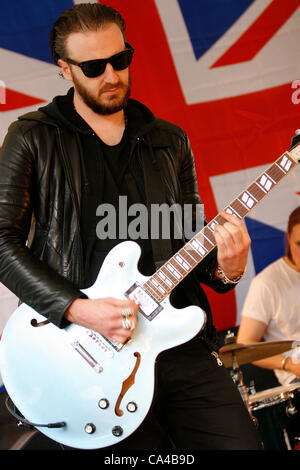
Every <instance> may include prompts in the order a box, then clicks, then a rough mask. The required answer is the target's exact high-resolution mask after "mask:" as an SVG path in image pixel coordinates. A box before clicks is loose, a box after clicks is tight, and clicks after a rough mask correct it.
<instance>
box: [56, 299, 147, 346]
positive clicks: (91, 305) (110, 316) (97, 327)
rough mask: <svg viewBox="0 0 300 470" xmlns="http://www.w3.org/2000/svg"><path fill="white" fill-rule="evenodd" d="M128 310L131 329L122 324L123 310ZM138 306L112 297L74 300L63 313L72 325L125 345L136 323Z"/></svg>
mask: <svg viewBox="0 0 300 470" xmlns="http://www.w3.org/2000/svg"><path fill="white" fill-rule="evenodd" d="M128 308H129V309H130V311H131V316H130V317H129V320H130V322H131V328H129V329H128V328H124V325H123V324H122V320H123V316H122V312H124V309H128ZM137 311H138V305H137V304H136V303H135V302H134V301H133V300H127V299H124V300H120V299H115V298H112V297H107V298H103V299H80V298H78V299H75V300H74V302H72V304H71V305H70V307H69V308H68V310H67V311H66V313H65V317H66V319H67V320H69V321H70V322H72V323H77V324H78V325H81V326H84V327H85V328H89V329H91V330H94V331H96V332H98V333H100V334H101V335H103V336H105V337H106V338H109V339H112V340H114V341H117V342H118V343H125V341H126V340H127V339H128V338H130V337H131V335H132V331H133V329H134V328H135V326H136V323H137Z"/></svg>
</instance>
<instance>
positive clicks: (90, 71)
mask: <svg viewBox="0 0 300 470" xmlns="http://www.w3.org/2000/svg"><path fill="white" fill-rule="evenodd" d="M125 46H126V47H127V49H125V50H124V51H122V52H118V54H115V55H112V56H111V57H108V58H107V59H95V60H86V61H85V62H76V61H75V60H72V59H69V58H66V59H64V60H65V61H66V62H67V63H68V64H72V65H77V66H78V67H80V68H81V70H82V72H83V73H84V75H85V76H86V77H88V78H95V77H99V75H102V74H103V73H104V71H105V69H106V65H107V64H108V63H109V64H111V65H112V67H113V68H114V69H115V70H124V69H126V68H127V67H129V65H130V64H131V61H132V57H133V53H134V48H133V47H131V45H130V44H128V43H125Z"/></svg>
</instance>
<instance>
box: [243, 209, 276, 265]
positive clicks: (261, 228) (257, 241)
mask: <svg viewBox="0 0 300 470" xmlns="http://www.w3.org/2000/svg"><path fill="white" fill-rule="evenodd" d="M245 223H246V226H247V229H248V232H249V235H250V238H251V240H252V243H251V251H252V258H253V263H254V269H255V273H256V274H258V273H259V272H260V271H262V270H263V269H264V268H265V267H266V266H268V265H269V264H270V263H273V261H276V260H277V259H278V258H280V257H281V256H283V255H284V253H285V232H283V231H282V230H278V229H277V228H274V227H271V226H270V225H266V224H263V223H261V222H258V221H257V220H253V219H251V218H250V217H246V218H245Z"/></svg>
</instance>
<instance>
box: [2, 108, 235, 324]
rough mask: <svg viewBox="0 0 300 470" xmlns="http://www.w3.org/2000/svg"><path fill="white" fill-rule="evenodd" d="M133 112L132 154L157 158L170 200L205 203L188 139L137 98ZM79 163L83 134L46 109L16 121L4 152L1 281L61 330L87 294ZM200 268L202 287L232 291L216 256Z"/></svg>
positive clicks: (5, 141)
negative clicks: (217, 275)
mask: <svg viewBox="0 0 300 470" xmlns="http://www.w3.org/2000/svg"><path fill="white" fill-rule="evenodd" d="M54 104H55V100H54ZM48 106H50V107H51V106H53V103H52V104H50V105H48ZM50 111H51V109H50ZM128 111H129V116H130V115H131V116H136V118H137V119H136V123H137V124H136V131H135V135H133V136H132V142H133V144H132V152H133V154H138V152H142V154H143V155H149V158H152V159H153V157H154V159H155V160H156V162H157V163H158V165H159V168H160V171H161V175H162V180H163V184H164V185H165V188H166V193H167V199H168V201H167V202H168V203H170V204H173V203H176V202H180V203H200V202H201V201H200V198H199V195H198V188H197V181H196V173H195V168H194V160H193V155H192V152H191V148H190V145H189V141H188V138H187V136H186V134H185V133H184V132H183V131H182V130H181V129H180V128H178V127H177V126H175V125H173V124H170V123H168V122H166V121H163V120H161V119H157V118H155V117H154V116H153V114H152V113H151V112H150V111H149V110H148V109H147V108H146V107H145V106H143V105H142V104H141V103H138V102H137V101H135V100H130V102H129V106H128ZM149 143H151V148H149ZM80 158H81V155H80V146H79V144H78V131H77V130H76V128H74V126H72V125H69V124H68V123H67V122H63V120H61V121H60V120H58V119H56V118H54V117H53V116H52V115H51V112H49V109H47V107H45V108H40V110H38V111H36V112H31V113H28V114H25V115H24V116H21V117H20V118H19V119H18V121H16V122H14V123H12V124H11V125H10V127H9V130H8V133H7V136H6V138H5V140H4V143H3V147H2V149H1V153H0V281H1V282H2V283H3V284H4V285H6V286H7V287H8V288H9V289H10V290H11V291H12V292H14V293H15V294H16V295H17V296H18V297H19V298H20V299H21V301H22V302H25V303H27V304H28V305H30V306H32V307H33V308H34V309H35V310H37V311H38V312H39V313H41V314H42V315H44V316H46V317H47V318H49V320H50V321H52V322H53V323H55V324H56V325H57V326H59V327H64V326H65V325H66V324H67V321H66V320H65V318H64V313H65V311H66V309H67V308H68V306H69V305H70V304H71V303H72V301H73V300H74V299H75V298H77V297H78V296H81V295H82V294H81V292H80V290H79V288H80V286H81V279H82V276H83V272H82V270H83V254H82V241H81V231H80V207H81V194H82V185H83V180H82V178H83V177H82V171H81V165H80ZM154 184H155V182H154ZM32 216H34V217H32ZM33 220H34V229H32V233H33V237H32V240H31V241H30V242H28V234H29V233H31V231H30V227H32V221H33ZM200 266H201V269H199V270H198V280H199V281H201V282H204V283H206V284H208V285H211V287H213V288H214V289H215V290H219V291H221V292H225V291H227V290H228V289H229V287H225V286H224V285H222V283H220V282H215V281H213V272H214V269H215V266H216V255H215V253H214V254H212V255H211V256H210V257H209V258H208V259H207V260H206V261H205V262H203V263H200Z"/></svg>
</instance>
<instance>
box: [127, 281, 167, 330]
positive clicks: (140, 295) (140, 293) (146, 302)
mask: <svg viewBox="0 0 300 470" xmlns="http://www.w3.org/2000/svg"><path fill="white" fill-rule="evenodd" d="M125 295H126V297H128V298H129V299H133V300H135V302H136V303H137V304H138V305H139V312H140V313H141V314H142V315H144V317H146V318H147V319H148V320H150V321H151V320H153V318H155V317H156V315H158V314H159V312H161V311H162V310H163V307H162V306H161V305H160V304H159V303H158V302H157V301H156V300H155V299H154V297H152V295H151V294H149V292H147V291H146V290H145V289H144V288H143V287H142V286H141V285H140V284H138V283H137V282H135V283H134V284H133V286H131V287H130V288H129V289H128V290H127V291H126V292H125Z"/></svg>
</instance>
